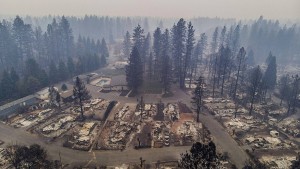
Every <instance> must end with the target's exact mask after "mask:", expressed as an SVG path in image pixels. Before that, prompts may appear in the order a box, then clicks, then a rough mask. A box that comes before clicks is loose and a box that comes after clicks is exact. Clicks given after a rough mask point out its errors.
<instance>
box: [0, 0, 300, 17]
mask: <svg viewBox="0 0 300 169" xmlns="http://www.w3.org/2000/svg"><path fill="white" fill-rule="evenodd" d="M299 8H300V1H299V0H289V1H286V0H276V1H273V0H252V1H245V0H227V1H224V0H210V1H208V0H204V1H200V0H185V1H174V0H173V1H170V0H151V1H146V0H127V1H124V0H109V1H108V0H87V1H83V0H51V1H48V0H47V1H46V0H26V1H18V0H0V15H2V16H14V15H21V16H25V15H29V16H47V15H66V16H84V15H99V16H100V15H102V16H141V17H164V18H178V17H184V18H193V17H210V18H214V17H218V18H236V19H257V18H259V16H261V15H262V16H264V17H265V18H267V19H279V20H299V19H300V9H299ZM179 11H182V12H179Z"/></svg>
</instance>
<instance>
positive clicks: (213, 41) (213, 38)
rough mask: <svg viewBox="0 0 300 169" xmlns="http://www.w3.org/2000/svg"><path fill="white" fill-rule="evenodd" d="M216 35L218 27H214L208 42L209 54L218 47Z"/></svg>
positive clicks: (214, 51)
mask: <svg viewBox="0 0 300 169" xmlns="http://www.w3.org/2000/svg"><path fill="white" fill-rule="evenodd" d="M218 36H219V28H218V27H216V28H215V31H214V33H213V36H212V41H211V44H210V49H211V54H213V53H216V50H217V48H218Z"/></svg>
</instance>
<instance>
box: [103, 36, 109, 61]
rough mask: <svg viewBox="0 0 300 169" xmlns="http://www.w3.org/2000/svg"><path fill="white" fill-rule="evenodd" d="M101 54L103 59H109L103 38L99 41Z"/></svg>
mask: <svg viewBox="0 0 300 169" xmlns="http://www.w3.org/2000/svg"><path fill="white" fill-rule="evenodd" d="M101 52H102V55H104V56H105V57H109V51H108V48H107V45H106V42H105V39H104V38H103V39H102V41H101Z"/></svg>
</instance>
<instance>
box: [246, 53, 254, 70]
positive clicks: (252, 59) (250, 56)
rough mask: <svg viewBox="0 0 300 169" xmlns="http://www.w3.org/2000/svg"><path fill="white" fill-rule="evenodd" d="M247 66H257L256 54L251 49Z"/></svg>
mask: <svg viewBox="0 0 300 169" xmlns="http://www.w3.org/2000/svg"><path fill="white" fill-rule="evenodd" d="M246 63H247V65H249V66H253V65H255V61H254V52H253V50H252V49H250V51H249V53H248V55H247V60H246Z"/></svg>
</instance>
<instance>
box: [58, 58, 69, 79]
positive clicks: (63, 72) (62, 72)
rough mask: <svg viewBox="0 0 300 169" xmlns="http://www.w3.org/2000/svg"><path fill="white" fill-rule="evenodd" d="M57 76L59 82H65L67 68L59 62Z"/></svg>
mask: <svg viewBox="0 0 300 169" xmlns="http://www.w3.org/2000/svg"><path fill="white" fill-rule="evenodd" d="M58 75H59V80H60V81H63V80H66V78H67V77H68V70H67V67H66V65H65V63H64V62H63V61H60V62H59V65H58Z"/></svg>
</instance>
